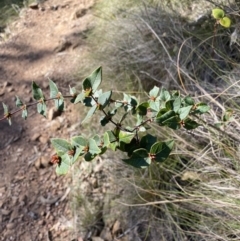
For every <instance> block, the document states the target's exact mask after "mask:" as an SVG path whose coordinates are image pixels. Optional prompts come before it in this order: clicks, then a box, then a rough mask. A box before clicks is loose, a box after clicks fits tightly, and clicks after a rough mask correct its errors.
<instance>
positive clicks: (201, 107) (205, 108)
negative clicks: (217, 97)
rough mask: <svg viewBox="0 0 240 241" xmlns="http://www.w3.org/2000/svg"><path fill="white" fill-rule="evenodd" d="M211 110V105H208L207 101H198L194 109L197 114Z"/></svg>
mask: <svg viewBox="0 0 240 241" xmlns="http://www.w3.org/2000/svg"><path fill="white" fill-rule="evenodd" d="M209 110H210V106H208V105H207V104H205V103H198V104H197V105H196V109H195V110H194V113H196V114H204V113H206V112H208V111H209Z"/></svg>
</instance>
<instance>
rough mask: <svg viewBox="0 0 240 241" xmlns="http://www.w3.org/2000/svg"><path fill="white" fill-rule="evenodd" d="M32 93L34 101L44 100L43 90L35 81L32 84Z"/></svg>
mask: <svg viewBox="0 0 240 241" xmlns="http://www.w3.org/2000/svg"><path fill="white" fill-rule="evenodd" d="M32 93H33V99H34V100H40V99H44V96H43V93H42V90H41V89H40V88H39V86H38V85H37V84H36V83H35V82H34V81H33V82H32Z"/></svg>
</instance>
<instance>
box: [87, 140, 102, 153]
mask: <svg viewBox="0 0 240 241" xmlns="http://www.w3.org/2000/svg"><path fill="white" fill-rule="evenodd" d="M88 143H89V152H90V153H91V154H92V155H94V154H99V153H101V149H100V148H99V147H98V145H97V143H96V141H95V140H94V139H93V138H90V139H89V140H88Z"/></svg>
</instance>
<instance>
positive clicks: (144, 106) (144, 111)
mask: <svg viewBox="0 0 240 241" xmlns="http://www.w3.org/2000/svg"><path fill="white" fill-rule="evenodd" d="M148 107H149V103H148V102H143V103H141V104H140V105H138V106H137V108H136V112H137V113H138V114H139V115H140V116H144V115H146V114H147V110H148Z"/></svg>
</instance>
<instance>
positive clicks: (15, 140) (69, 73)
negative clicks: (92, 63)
mask: <svg viewBox="0 0 240 241" xmlns="http://www.w3.org/2000/svg"><path fill="white" fill-rule="evenodd" d="M93 4H94V0H87V1H86V0H85V1H84V0H66V1H65V0H51V1H50V0H48V1H45V2H43V3H41V4H38V5H37V6H32V8H31V7H29V8H27V9H23V10H22V12H21V13H20V19H19V20H18V21H16V22H14V23H12V24H11V26H9V27H8V29H7V30H6V31H5V32H4V33H2V34H1V42H0V63H1V64H0V102H4V103H5V104H6V105H8V106H9V108H10V110H14V109H16V107H15V106H14V101H15V96H16V95H17V96H19V97H20V98H21V99H22V100H23V101H24V102H26V103H28V102H31V101H32V97H31V82H32V81H33V80H34V81H35V82H36V83H37V84H38V85H39V86H41V87H42V89H43V91H44V92H45V93H47V94H49V90H48V79H49V78H50V79H52V80H54V81H55V82H56V83H57V84H58V86H60V89H61V90H62V92H63V93H68V85H69V84H71V85H73V86H74V85H75V83H76V81H77V80H78V79H77V77H76V76H75V74H76V72H77V70H78V69H79V68H80V66H81V64H84V60H82V59H81V57H82V56H83V55H84V53H85V52H86V51H89V49H88V47H87V45H86V44H85V34H86V32H87V31H88V30H89V29H90V28H91V26H92V13H91V7H92V6H93ZM73 108H74V107H72V106H71V105H68V106H67V107H66V110H65V113H64V114H63V115H61V116H58V117H52V116H51V114H50V115H49V116H48V118H44V117H42V116H40V115H39V114H37V113H36V107H33V108H30V109H29V118H28V119H27V120H26V121H24V120H22V118H21V114H20V113H19V114H17V115H14V116H13V118H12V119H13V124H12V126H11V127H9V125H8V123H7V121H6V120H4V121H1V122H0V233H1V235H0V240H4V241H7V240H27V241H28V240H33V241H36V240H81V239H80V238H79V237H77V236H75V234H74V232H73V231H72V230H71V228H72V227H71V224H70V223H71V222H69V220H70V218H71V210H70V208H69V205H68V193H69V185H70V183H71V177H58V176H57V175H56V174H55V167H54V166H51V165H50V164H49V161H50V159H51V155H52V154H53V149H52V147H51V145H50V138H51V137H65V138H67V137H69V136H71V135H72V134H74V132H75V131H76V130H75V128H74V125H73V124H75V123H77V122H78V121H79V119H80V118H81V117H80V115H77V114H75V112H74V109H73ZM49 109H51V105H50V107H49ZM52 111H53V109H52V110H51V111H50V113H51V112H52ZM53 112H54V111H53ZM54 113H55V112H54ZM1 117H3V108H2V104H1V105H0V118H1Z"/></svg>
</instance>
